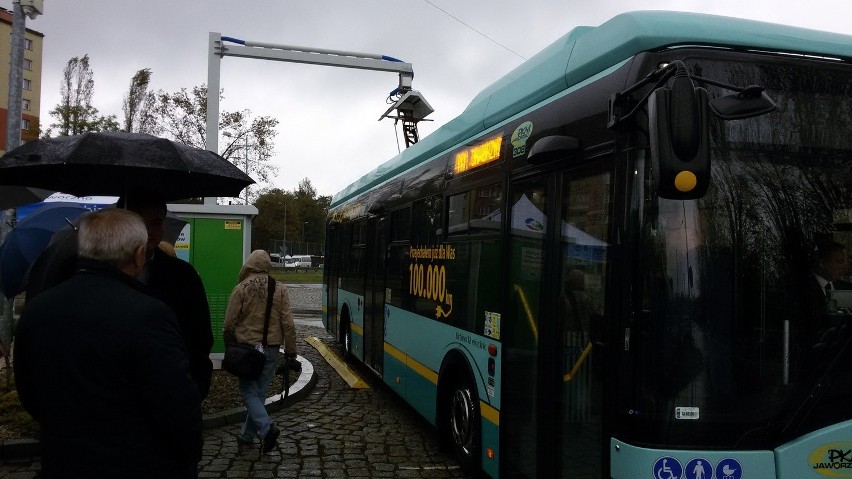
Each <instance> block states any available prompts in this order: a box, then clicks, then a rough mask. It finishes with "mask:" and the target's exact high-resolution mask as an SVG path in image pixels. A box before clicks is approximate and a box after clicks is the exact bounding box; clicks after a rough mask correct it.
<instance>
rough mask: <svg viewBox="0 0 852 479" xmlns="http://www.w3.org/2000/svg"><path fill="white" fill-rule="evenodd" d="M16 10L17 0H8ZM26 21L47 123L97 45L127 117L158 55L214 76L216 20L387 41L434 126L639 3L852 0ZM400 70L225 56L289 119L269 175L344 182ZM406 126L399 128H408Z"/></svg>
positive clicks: (225, 71) (169, 4)
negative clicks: (552, 49)
mask: <svg viewBox="0 0 852 479" xmlns="http://www.w3.org/2000/svg"><path fill="white" fill-rule="evenodd" d="M0 5H2V6H3V7H5V8H7V9H11V7H12V2H11V0H2V4H0ZM44 9H45V12H44V15H42V16H39V17H37V18H36V19H35V20H29V19H28V20H27V27H28V28H31V29H33V30H36V31H39V32H41V33H43V34H44V59H43V60H44V63H43V76H42V92H41V95H42V96H41V99H42V103H41V122H42V125H43V127H46V126H49V125H50V124H51V123H53V122H54V121H55V120H54V119H53V118H52V117H50V116H49V114H48V111H50V110H51V109H52V108H53V107H55V106H56V104H57V103H58V102H59V83H60V78H61V76H62V71H63V69H64V68H65V65H66V63H67V62H68V60H69V59H70V58H71V57H74V56H83V55H85V54H88V55H89V61H90V66H91V68H92V71H93V72H94V80H95V90H94V99H93V104H94V106H95V107H96V108H98V109H99V110H100V113H101V114H104V115H108V114H114V115H116V116H117V117H118V119H119V122H120V121H121V119H122V117H123V113H122V111H121V104H122V100H123V95H124V93H125V92H126V91H127V88H128V86H129V83H130V79H131V77H132V76H133V74H134V73H135V72H136V71H138V70H140V69H142V68H150V69H151V70H152V72H153V77H152V83H151V88H153V89H154V90H159V89H162V90H165V91H168V92H175V91H177V90H179V89H180V88H182V87H186V88H191V87H193V86H195V85H201V84H206V83H207V49H208V36H209V32H219V33H221V34H222V35H223V36H229V37H236V38H239V39H243V40H249V41H256V42H265V43H275V44H287V45H298V46H305V47H315V48H325V49H337V50H349V51H358V52H365V53H380V54H385V55H390V56H393V57H395V58H399V59H401V60H403V61H406V62H409V63H411V64H412V65H413V67H414V72H415V77H414V85H413V87H414V89H416V90H419V91H420V92H421V93H422V94H423V96H424V97H425V98H426V99H427V100H428V101H429V103H430V104H431V105H432V107H433V108H434V109H435V112H434V113H433V114H432V115H431V116H430V117H429V118H430V119H432V120H434V121H432V122H423V123H421V124H420V136H421V138H422V137H425V136H426V135H427V134H429V133H430V132H432V131H434V130H435V129H436V128H437V127H439V126H441V125H443V124H444V123H446V122H447V121H449V120H451V119H452V118H454V117H456V116H457V115H458V114H460V113H461V112H462V111H463V110H464V108H465V107H466V106H467V104H468V103H469V102H470V100H472V99H473V97H474V96H475V95H476V94H477V93H478V92H479V91H480V90H482V89H483V88H485V87H487V86H488V85H490V84H491V83H493V82H494V81H495V80H497V79H498V78H500V77H501V76H503V75H504V74H506V73H507V72H509V71H510V70H512V69H513V68H515V67H516V66H518V65H519V64H520V63H522V62H523V61H524V59H525V58H529V57H531V56H533V55H534V54H535V53H537V52H538V51H539V50H541V49H542V48H544V47H546V46H547V45H549V44H550V43H552V42H553V41H555V40H556V39H558V38H559V37H561V36H562V35H564V34H565V33H567V32H568V31H569V30H571V29H572V28H574V27H575V26H578V25H590V26H596V25H599V24H601V23H603V22H605V21H606V20H608V19H609V18H611V17H613V16H614V15H617V14H619V13H622V12H626V11H632V10H681V11H691V12H701V13H711V14H718V15H727V16H736V17H742V18H750V19H755V20H764V21H770V22H775V23H783V24H788V25H796V26H802V27H807V28H813V29H819V30H828V31H834V32H840V33H846V34H852V4H850V3H849V2H846V1H843V0H809V1H804V2H803V1H796V2H793V1H789V0H753V1H750V2H749V1H743V0H713V1H703V0H702V1H698V0H692V1H690V0H677V1H674V0H672V1H669V0H597V1H591V2H589V1H583V2H579V1H568V0H563V1H558V0H523V1H521V0H464V1H458V0H402V1H400V0H395V1H394V0H359V1H354V0H310V1H291V0H251V1H244V0H243V1H236V0H227V1H226V0H204V1H202V0H180V1H175V0H147V1H144V2H137V1H121V0H73V1H69V0H44ZM397 83H398V76H397V75H396V74H394V73H383V72H370V71H360V70H353V69H348V68H347V69H345V68H333V67H324V66H311V65H301V64H293V63H283V62H272V61H265V60H249V59H239V58H233V57H226V58H224V59H223V61H222V69H221V86H222V88H224V90H225V99H224V101H223V103H222V105H221V109H222V110H230V111H233V110H242V109H249V110H251V112H252V113H253V115H254V116H272V117H275V118H277V119H278V120H279V121H280V123H279V135H278V136H277V137H276V139H275V146H276V148H275V153H276V154H275V158H274V160H273V161H274V162H275V164H276V165H277V166H278V167H279V174H278V175H277V177H276V178H275V179H274V180H273V181H272V182H271V186H275V187H279V188H282V189H285V190H293V189H295V188H296V186H297V185H298V183H299V181H301V180H302V179H303V178H309V179H310V180H311V182H312V183H313V185H314V187H315V188H316V190H317V192H318V193H319V194H322V195H333V194H335V193H337V192H338V191H339V190H341V189H342V188H344V187H346V186H347V185H348V184H350V183H352V182H353V181H355V180H357V179H358V178H359V177H361V176H362V175H363V174H364V173H366V172H368V171H370V170H372V169H373V168H374V167H375V166H377V165H379V164H381V163H383V162H385V161H386V160H388V159H390V158H391V157H393V156H395V155H396V154H397V153H398V145H399V147H400V148H402V147H404V141H403V140H402V136H401V132H399V135H398V134H397V133H396V132H395V129H394V125H393V121H392V120H383V121H381V122H379V121H377V119H378V117H379V115H381V114H382V113H383V112H384V111H385V110H386V109H387V105H386V104H385V99H386V98H387V95H388V93H389V92H390V91H391V90H393V89H394V88H396V86H397ZM397 131H398V129H397Z"/></svg>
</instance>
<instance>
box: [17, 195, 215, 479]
mask: <svg viewBox="0 0 852 479" xmlns="http://www.w3.org/2000/svg"><path fill="white" fill-rule="evenodd" d="M147 239H148V233H147V231H146V229H145V224H144V223H143V221H142V219H141V218H140V217H139V215H137V214H135V213H132V212H129V211H126V210H122V209H117V208H110V209H106V210H102V211H98V212H95V213H90V214H88V215H86V216H84V217H83V219H82V220H81V221H80V226H79V241H78V243H79V249H78V251H79V260H78V266H79V268H78V270H77V272H76V273H75V274H74V276H73V277H71V278H70V279H68V280H66V281H64V282H63V283H61V284H59V285H57V286H55V287H54V288H51V289H49V290H46V291H44V292H42V293H41V294H40V295H39V296H38V297H36V298H34V299H33V300H32V301H30V303H29V304H28V305H27V307H26V308H25V310H24V312H23V314H22V316H21V319H20V322H19V325H18V329H17V339H16V351H15V366H14V367H15V376H16V378H17V380H16V383H17V389H18V395H19V397H20V400H21V403H22V404H23V406H24V408H25V409H26V410H27V411H28V412H29V413H30V414H31V415H32V416H33V418H35V419H36V420H37V421H38V422H39V423H40V424H41V447H42V455H41V465H42V475H43V477H45V478H50V477H123V478H131V477H139V478H141V477H169V478H195V477H197V476H198V462H199V461H200V459H201V450H202V445H203V439H202V433H201V431H202V421H201V408H200V401H199V397H198V391H197V388H196V387H195V385H194V384H193V382H192V380H191V378H190V377H189V367H188V364H187V360H186V353H185V348H184V345H183V341H182V339H181V336H180V333H179V330H178V324H177V322H176V321H175V315H174V313H173V312H172V311H171V309H170V308H168V307H167V306H166V305H165V304H163V303H162V302H161V301H159V300H157V299H155V298H153V297H151V296H150V295H149V294H148V293H146V292H145V291H144V290H145V286H143V285H142V284H141V283H140V282H139V281H138V280H136V277H137V276H138V275H139V273H140V272H141V271H142V269H143V267H144V264H145V260H146V259H145V258H146V255H145V243H146V242H147Z"/></svg>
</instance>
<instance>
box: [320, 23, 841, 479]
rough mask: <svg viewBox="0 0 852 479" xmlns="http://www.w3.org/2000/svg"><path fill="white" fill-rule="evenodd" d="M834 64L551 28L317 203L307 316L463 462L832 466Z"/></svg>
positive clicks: (741, 47)
mask: <svg viewBox="0 0 852 479" xmlns="http://www.w3.org/2000/svg"><path fill="white" fill-rule="evenodd" d="M850 62H852V36H847V35H841V34H836V33H827V32H819V31H812V30H807V29H802V28H794V27H789V26H782V25H774V24H769V23H762V22H756V21H749V20H742V19H736V18H726V17H717V16H709V15H701V14H691V13H674V12H635V13H626V14H623V15H619V16H617V17H615V18H613V19H611V20H609V21H607V22H606V23H604V24H602V25H600V26H598V27H578V28H575V29H573V30H571V31H570V32H569V33H568V34H567V35H565V36H563V37H562V38H560V39H559V40H557V41H556V42H555V43H553V44H552V45H550V46H549V47H547V48H546V49H544V50H543V51H541V52H540V53H538V54H537V55H535V56H534V57H532V58H531V59H529V60H528V61H526V62H525V63H523V64H522V65H520V66H519V67H517V68H516V69H515V70H513V71H512V72H510V73H509V74H507V75H506V76H504V77H503V78H501V79H499V80H498V81H496V82H495V83H494V84H493V85H491V86H490V87H488V88H486V89H485V90H483V91H482V92H481V93H480V94H478V95H477V96H476V97H475V98H474V99H473V100H472V101H471V103H470V105H469V106H468V107H467V108H466V109H465V110H464V112H463V113H462V114H460V115H459V116H458V117H456V118H454V119H452V120H450V121H449V122H447V123H446V124H445V125H443V126H442V127H440V128H439V129H437V130H436V131H435V132H434V133H432V134H431V135H429V136H427V137H426V138H423V139H422V140H421V141H420V142H419V143H416V144H414V145H413V146H411V147H410V148H408V149H406V150H405V151H403V152H401V153H400V154H399V155H398V156H396V157H395V158H392V159H390V160H387V161H386V162H384V163H380V162H379V161H377V162H376V164H379V165H380V166H378V167H376V168H375V169H374V170H373V171H370V172H368V173H366V174H365V175H364V176H363V177H361V178H360V179H359V180H357V181H356V182H355V183H353V184H352V185H350V186H349V187H347V188H345V189H344V190H342V191H341V192H339V193H338V194H337V195H335V196H334V198H333V200H332V203H331V207H330V210H329V214H328V219H327V225H326V231H327V237H326V238H327V239H326V241H327V243H326V263H325V268H324V298H323V321H324V323H325V326H326V328H327V330H328V331H329V332H330V333H332V334H333V335H334V336H335V337H336V338H338V339H339V341H340V342H341V344H342V345H343V348H344V349H345V352H346V353H347V355H348V356H351V358H353V360H356V361H359V362H363V364H364V365H366V367H368V368H369V369H370V370H372V371H373V372H375V374H376V375H378V376H379V377H380V378H381V379H382V381H383V382H384V383H385V384H387V386H388V387H389V388H391V389H392V390H393V391H395V392H396V393H398V394H399V396H400V397H402V398H403V399H404V400H405V401H406V402H407V403H408V404H410V405H411V407H412V408H413V409H414V410H416V411H417V412H418V413H419V414H421V415H422V416H423V417H425V418H426V419H427V420H428V421H429V422H431V423H432V424H434V425H435V426H436V428H437V432H438V434H439V435H440V437H441V438H442V439H443V440H445V441H446V444H447V446H448V447H449V448H451V449H452V450H453V451H455V454H456V455H457V457H458V458H459V461H460V463H461V465H462V466H464V467H465V468H467V469H469V470H471V471H478V472H480V473H484V474H485V475H487V476H489V477H493V478H498V477H501V478H524V477H527V478H532V477H568V478H584V479H585V478H613V479H640V478H641V479H651V478H654V479H681V478H684V479H755V478H773V479H780V478H784V479H790V478H795V479H802V478H824V477H852V354H850V349H852V347H850V338H851V337H852V336H850V328H852V326H851V325H850V319H852V315H850V307H852V304H849V300H848V299H847V298H848V294H849V293H848V292H846V293H845V292H844V290H847V289H849V287H850V283H849V282H848V280H849V277H848V275H849V271H848V264H847V262H846V257H845V250H846V247H849V246H852V63H850ZM829 250H831V251H833V252H834V253H835V254H834V256H832V258H834V259H833V260H832V261H833V263H832V264H833V266H832V268H833V271H834V273H833V274H828V273H827V271H828V267H827V266H826V264H825V261H824V259H825V258H826V257H827V253H825V252H826V251H829ZM829 276H830V278H828V277H829ZM820 278H822V282H821V283H822V284H820V281H819V280H820ZM826 278H828V279H826ZM828 282H832V283H833V285H834V286H833V287H834V291H833V292H825V291H823V290H822V289H821V288H820V286H824V285H825V283H828Z"/></svg>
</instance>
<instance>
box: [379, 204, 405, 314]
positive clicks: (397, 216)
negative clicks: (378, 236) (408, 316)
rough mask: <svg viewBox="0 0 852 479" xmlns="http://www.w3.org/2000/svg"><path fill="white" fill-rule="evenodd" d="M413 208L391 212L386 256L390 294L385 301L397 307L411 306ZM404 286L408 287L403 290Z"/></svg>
mask: <svg viewBox="0 0 852 479" xmlns="http://www.w3.org/2000/svg"><path fill="white" fill-rule="evenodd" d="M410 235H411V208H409V207H405V208H403V209H400V210H396V211H393V212H391V224H390V244H389V245H388V255H387V258H386V271H387V280H386V281H387V283H386V285H385V287H386V288H387V289H388V290H390V294H389V295H386V296H385V302H386V303H388V304H390V305H392V306H397V307H403V308H409V307H410V303H411V302H410V295H409V294H408V279H409V276H408V270H407V267H406V266H407V265H408V256H409V248H410V247H411V242H410V241H409V239H410ZM403 287H405V288H406V289H405V290H403Z"/></svg>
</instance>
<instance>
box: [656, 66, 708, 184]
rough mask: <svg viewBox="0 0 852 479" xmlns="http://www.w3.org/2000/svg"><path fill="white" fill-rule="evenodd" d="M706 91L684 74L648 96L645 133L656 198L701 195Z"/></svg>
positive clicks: (705, 157)
mask: <svg viewBox="0 0 852 479" xmlns="http://www.w3.org/2000/svg"><path fill="white" fill-rule="evenodd" d="M707 103H708V94H707V90H705V89H703V88H695V87H694V86H693V84H692V80H690V79H689V77H688V76H685V77H681V76H676V77H675V79H674V81H673V83H672V87H671V88H659V89H657V90H655V91H654V92H652V93H651V95H650V96H649V98H648V133H649V136H650V140H651V160H652V162H653V164H654V166H656V168H654V172H655V174H654V179H655V183H656V184H657V194H658V196H659V197H660V198H668V199H675V200H692V199H696V198H701V197H703V196H704V194H705V193H706V192H707V187H708V186H709V185H710V148H709V141H710V126H709V122H708V115H707Z"/></svg>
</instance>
